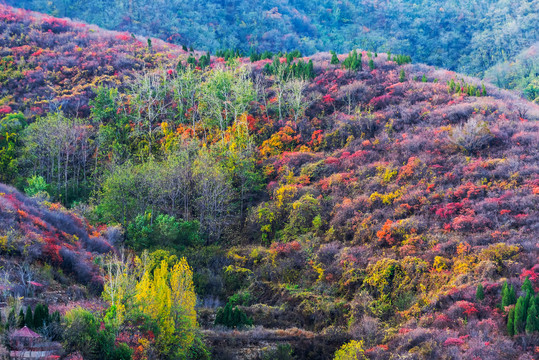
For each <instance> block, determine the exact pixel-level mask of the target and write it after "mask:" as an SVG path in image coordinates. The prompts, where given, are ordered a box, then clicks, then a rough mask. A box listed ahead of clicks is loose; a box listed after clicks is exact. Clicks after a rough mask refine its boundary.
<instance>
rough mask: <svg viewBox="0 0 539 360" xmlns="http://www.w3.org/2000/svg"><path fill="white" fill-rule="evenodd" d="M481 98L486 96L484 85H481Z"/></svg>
mask: <svg viewBox="0 0 539 360" xmlns="http://www.w3.org/2000/svg"><path fill="white" fill-rule="evenodd" d="M481 96H487V89H486V88H485V84H481Z"/></svg>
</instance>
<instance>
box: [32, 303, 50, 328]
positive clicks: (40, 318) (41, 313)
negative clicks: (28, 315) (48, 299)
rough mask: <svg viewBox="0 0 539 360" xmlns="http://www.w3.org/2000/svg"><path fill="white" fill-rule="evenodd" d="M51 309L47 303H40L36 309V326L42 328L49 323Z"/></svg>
mask: <svg viewBox="0 0 539 360" xmlns="http://www.w3.org/2000/svg"><path fill="white" fill-rule="evenodd" d="M49 320H50V319H49V309H48V307H46V306H45V305H43V304H41V303H39V304H37V305H36V308H35V310H34V326H35V328H36V329H40V328H42V327H43V326H45V325H47V324H48V323H49Z"/></svg>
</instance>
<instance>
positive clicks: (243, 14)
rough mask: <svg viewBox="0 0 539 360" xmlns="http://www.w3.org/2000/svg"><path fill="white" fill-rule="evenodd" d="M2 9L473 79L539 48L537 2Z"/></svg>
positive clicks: (53, 4)
mask: <svg viewBox="0 0 539 360" xmlns="http://www.w3.org/2000/svg"><path fill="white" fill-rule="evenodd" d="M6 2H7V3H8V4H11V5H13V6H18V7H25V8H29V9H32V10H36V11H41V12H46V13H49V14H53V15H55V16H59V17H71V18H77V19H81V20H83V21H86V22H89V23H92V24H96V25H99V26H103V27H105V28H108V29H112V30H121V31H129V32H133V33H136V34H141V35H145V36H152V37H157V38H161V39H163V40H168V41H171V42H173V43H176V44H183V45H186V46H193V47H194V48H196V49H200V50H211V51H212V52H215V51H217V50H219V49H224V48H238V49H241V50H243V51H244V52H245V53H248V52H249V51H250V49H251V47H254V48H256V49H258V50H259V51H264V50H269V51H273V52H279V51H292V50H295V49H299V50H301V51H302V52H304V53H307V54H313V53H315V52H317V51H328V50H335V51H337V52H346V51H349V49H352V48H354V47H359V48H362V49H366V50H371V51H379V52H387V51H392V52H394V53H404V54H408V55H412V56H413V58H414V60H415V61H417V62H420V63H426V64H429V65H433V66H440V67H443V68H447V69H451V70H458V71H460V72H464V73H467V74H471V75H482V74H483V72H484V71H485V70H486V69H488V68H489V67H491V66H493V65H495V64H497V63H500V62H503V61H510V60H511V59H512V58H513V57H514V56H516V55H517V54H518V53H519V52H520V51H522V50H524V49H525V48H527V47H529V46H530V45H532V44H533V43H535V42H536V41H537V40H538V39H539V34H538V24H539V15H538V14H539V3H538V2H537V0H526V1H516V2H515V1H506V0H475V1H456V0H444V1H437V0H436V1H435V0H424V1H419V2H413V1H408V0H399V1H378V0H365V1H335V0H332V1H318V0H317V1H304V0H291V1H284V2H279V3H275V2H274V1H266V0H263V1H258V2H255V3H253V2H250V1H243V0H236V1H220V0H206V1H179V0H175V1H166V2H161V1H150V2H149V1H145V0H122V1H114V2H102V1H97V0H90V1H80V0H68V1H65V0H62V1H60V0H55V1H45V0H16V1H15V0H7V1H6Z"/></svg>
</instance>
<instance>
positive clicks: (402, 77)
mask: <svg viewBox="0 0 539 360" xmlns="http://www.w3.org/2000/svg"><path fill="white" fill-rule="evenodd" d="M405 81H406V73H405V72H404V69H401V72H400V73H399V82H405Z"/></svg>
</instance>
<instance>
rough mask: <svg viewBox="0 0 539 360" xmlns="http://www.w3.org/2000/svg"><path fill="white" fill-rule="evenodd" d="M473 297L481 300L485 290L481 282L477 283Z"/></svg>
mask: <svg viewBox="0 0 539 360" xmlns="http://www.w3.org/2000/svg"><path fill="white" fill-rule="evenodd" d="M475 298H476V299H477V300H479V301H482V300H483V299H484V298H485V290H484V289H483V284H481V283H479V285H477V290H476V291H475Z"/></svg>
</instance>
